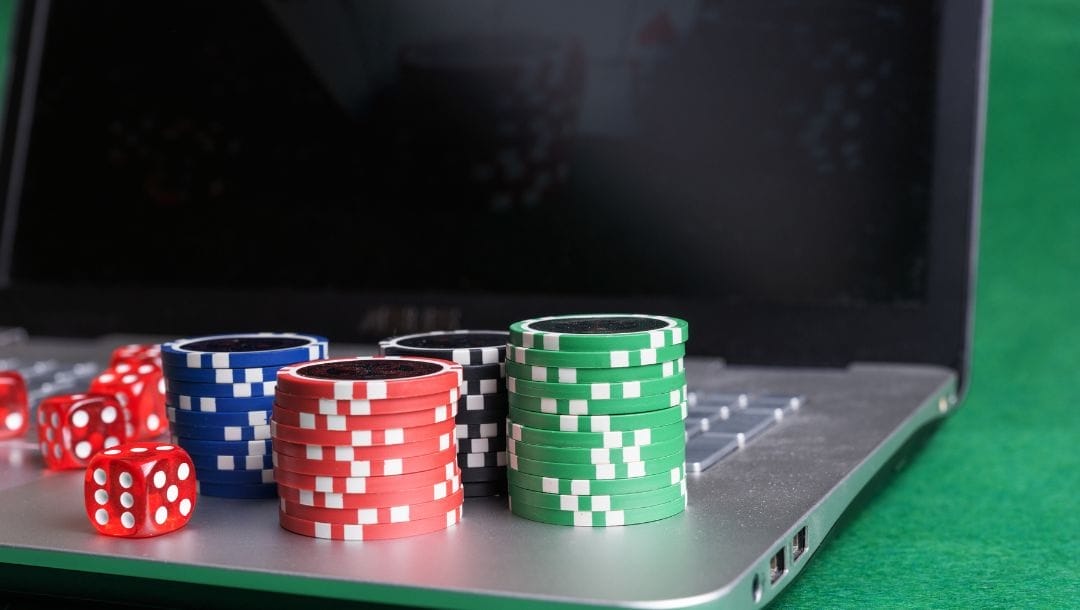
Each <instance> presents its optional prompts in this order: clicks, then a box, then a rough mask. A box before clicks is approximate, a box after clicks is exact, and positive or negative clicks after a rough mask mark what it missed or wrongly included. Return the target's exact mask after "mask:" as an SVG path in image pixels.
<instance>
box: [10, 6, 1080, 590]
mask: <svg viewBox="0 0 1080 610" xmlns="http://www.w3.org/2000/svg"><path fill="white" fill-rule="evenodd" d="M11 5H12V3H11V2H10V0H8V1H0V37H3V36H6V35H7V31H8V28H7V27H4V26H5V24H7V23H9V22H10V17H11ZM0 42H2V40H0ZM0 48H6V44H4V45H3V46H2V47H0ZM6 60H7V58H6V56H5V55H3V54H0V70H4V69H6V65H7V61H6ZM0 73H4V72H2V71H0ZM984 184H985V191H984V196H983V212H982V235H981V245H980V262H979V279H978V297H977V301H976V327H975V354H974V370H973V381H972V385H971V391H970V393H969V395H968V397H967V399H966V401H965V402H964V405H963V408H962V409H960V410H959V411H958V412H957V413H956V414H955V415H954V416H952V417H951V418H949V420H948V421H946V422H945V424H944V425H943V426H942V427H941V429H940V430H939V431H938V433H937V434H936V436H935V437H934V438H933V439H932V441H931V442H930V444H929V445H928V446H927V447H926V449H925V450H924V451H923V452H922V453H921V454H919V456H918V457H917V459H916V460H915V461H914V462H912V463H911V464H910V465H909V466H908V467H907V468H906V470H904V471H903V472H902V473H901V474H900V475H899V476H898V477H897V478H896V479H895V480H894V481H893V482H892V484H891V485H890V486H889V487H887V488H886V489H885V490H884V491H883V492H882V493H881V494H879V495H878V496H877V497H876V498H874V499H873V501H872V502H871V503H870V504H869V505H868V506H866V507H865V508H864V509H863V510H862V511H861V512H859V513H858V515H857V516H856V517H855V518H854V519H853V520H852V521H851V522H850V523H849V524H848V527H846V528H845V529H844V530H842V531H841V532H840V533H839V534H838V535H836V536H834V537H833V538H832V539H831V540H830V541H829V543H828V544H827V546H826V547H825V548H823V549H822V550H821V552H820V553H818V554H817V555H816V556H815V558H814V559H813V561H811V563H810V564H809V565H808V566H807V568H806V569H805V570H804V571H803V574H802V575H801V576H800V578H799V579H798V580H797V581H796V582H795V583H793V584H792V585H791V586H790V587H789V589H788V591H786V592H785V593H784V594H783V596H782V597H781V598H780V599H779V600H778V604H777V605H778V606H780V607H791V608H802V607H813V608H818V607H880V606H888V607H928V606H933V607H943V606H948V607H962V608H975V607H991V606H997V607H1009V608H1013V607H1054V608H1063V607H1077V606H1080V584H1078V583H1080V574H1078V572H1080V559H1078V554H1080V501H1078V497H1080V415H1078V413H1080V404H1076V403H1075V402H1074V401H1077V400H1078V398H1080V396H1078V394H1080V383H1078V382H1077V379H1078V377H1080V373H1078V371H1080V1H1078V0H1010V1H999V2H997V3H996V6H995V8H994V16H993V35H992V53H991V75H990V104H989V124H988V129H987V146H986V175H985V181H984Z"/></svg>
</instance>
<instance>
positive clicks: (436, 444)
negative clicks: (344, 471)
mask: <svg viewBox="0 0 1080 610" xmlns="http://www.w3.org/2000/svg"><path fill="white" fill-rule="evenodd" d="M271 442H272V445H273V448H274V451H276V452H277V453H280V454H283V455H289V456H292V457H298V458H304V459H307V460H322V461H327V462H358V461H362V460H389V459H394V458H407V457H413V456H417V455H427V454H429V453H438V452H440V451H445V450H446V449H448V448H457V447H458V444H457V438H456V436H455V434H454V433H453V432H447V433H445V434H440V435H439V436H436V437H434V438H429V439H424V440H422V441H416V442H415V443H402V444H400V445H376V446H373V447H352V446H349V445H309V444H304V443H291V442H289V441H283V440H281V439H278V438H276V439H274V440H273V441H271Z"/></svg>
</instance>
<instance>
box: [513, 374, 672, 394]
mask: <svg viewBox="0 0 1080 610" xmlns="http://www.w3.org/2000/svg"><path fill="white" fill-rule="evenodd" d="M684 385H686V374H685V373H676V374H675V375H672V376H671V377H658V378H656V379H646V380H644V381H616V382H603V383H601V382H597V383H548V382H546V381H529V380H528V379H518V378H516V377H507V378H506V389H507V391H510V392H514V393H515V394H522V395H525V396H537V397H543V398H566V399H580V400H621V399H623V398H643V397H646V396H655V395H657V394H665V393H667V392H670V391H672V390H676V389H678V388H681V387H683V386H684Z"/></svg>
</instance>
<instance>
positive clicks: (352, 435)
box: [270, 418, 454, 447]
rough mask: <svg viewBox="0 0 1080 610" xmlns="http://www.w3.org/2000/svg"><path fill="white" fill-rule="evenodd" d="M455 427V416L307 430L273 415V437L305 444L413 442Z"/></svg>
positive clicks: (436, 435) (389, 443) (370, 444)
mask: <svg viewBox="0 0 1080 610" xmlns="http://www.w3.org/2000/svg"><path fill="white" fill-rule="evenodd" d="M453 430H454V420H453V419H448V420H446V421H444V422H439V423H437V424H431V425H428V426H414V427H412V428H387V429H385V430H347V431H336V430H304V429H303V428H297V427H296V426H290V425H288V424H283V423H280V422H278V421H277V420H276V418H271V419H270V437H271V438H280V439H281V440H285V441H289V442H290V443H304V444H306V445H349V446H351V447H371V446H374V445H400V444H402V443H414V442H416V441H422V440H424V439H428V438H436V437H438V436H439V435H441V434H445V433H446V432H452V431H453Z"/></svg>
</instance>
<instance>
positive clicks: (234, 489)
mask: <svg viewBox="0 0 1080 610" xmlns="http://www.w3.org/2000/svg"><path fill="white" fill-rule="evenodd" d="M195 486H196V489H197V490H198V494H199V495H202V496H215V497H218V498H237V499H240V498H245V499H258V498H276V497H277V495H278V492H277V485H231V484H228V483H203V482H201V481H199V482H197V483H196V484H195Z"/></svg>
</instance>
